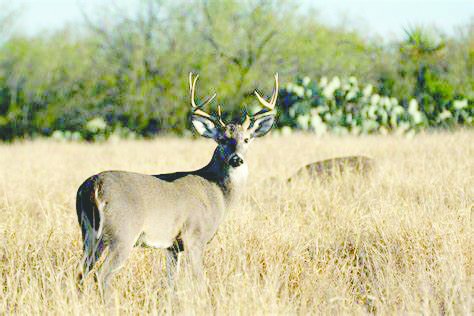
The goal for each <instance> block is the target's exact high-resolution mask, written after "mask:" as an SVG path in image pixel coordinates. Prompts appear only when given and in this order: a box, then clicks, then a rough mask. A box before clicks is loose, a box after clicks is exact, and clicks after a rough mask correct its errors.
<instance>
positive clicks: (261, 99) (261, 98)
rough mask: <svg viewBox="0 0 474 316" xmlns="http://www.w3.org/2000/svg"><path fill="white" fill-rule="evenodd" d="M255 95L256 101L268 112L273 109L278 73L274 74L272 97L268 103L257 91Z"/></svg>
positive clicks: (276, 95) (276, 93)
mask: <svg viewBox="0 0 474 316" xmlns="http://www.w3.org/2000/svg"><path fill="white" fill-rule="evenodd" d="M255 95H256V96H257V99H258V101H259V102H260V103H261V104H262V105H263V106H264V107H266V108H268V109H269V110H270V111H272V110H273V109H274V108H275V104H276V100H277V98H278V73H276V74H275V89H274V91H273V94H272V97H271V98H270V102H268V101H267V100H265V99H264V98H263V97H262V96H261V95H260V94H259V93H258V92H257V91H255Z"/></svg>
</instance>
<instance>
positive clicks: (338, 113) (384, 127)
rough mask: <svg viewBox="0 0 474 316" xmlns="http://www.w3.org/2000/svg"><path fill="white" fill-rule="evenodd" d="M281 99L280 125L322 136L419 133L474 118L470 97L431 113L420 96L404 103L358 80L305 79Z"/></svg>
mask: <svg viewBox="0 0 474 316" xmlns="http://www.w3.org/2000/svg"><path fill="white" fill-rule="evenodd" d="M436 91H440V89H438V90H436ZM428 95H429V94H428ZM429 96H430V97H431V95H429ZM280 97H281V99H280V100H281V101H280V103H281V104H280V108H281V109H282V110H283V112H282V114H281V116H280V120H279V124H280V127H290V128H297V129H301V130H310V131H313V132H315V133H317V134H325V133H327V132H332V133H336V134H348V133H351V134H371V133H388V132H396V133H401V134H404V133H414V132H417V131H419V130H420V129H422V128H425V127H428V126H433V124H436V125H440V126H453V125H455V124H466V125H468V126H472V123H473V118H474V111H473V102H472V101H471V102H470V104H469V102H468V100H467V99H462V100H454V99H450V100H449V102H448V104H449V106H446V107H444V108H443V109H442V111H437V112H435V113H434V114H433V112H434V111H433V112H430V113H427V112H425V111H424V109H423V108H421V107H420V106H419V104H418V101H417V100H416V99H415V98H413V99H411V100H410V101H409V102H408V104H401V103H400V102H399V100H398V99H397V98H395V97H389V96H381V95H379V94H378V93H376V92H375V91H374V87H373V86H372V85H371V84H368V85H366V86H361V85H359V83H358V81H357V79H356V78H355V77H349V78H348V79H343V80H341V79H339V77H334V78H332V79H331V80H328V79H327V78H326V77H322V78H321V79H320V80H319V82H315V81H312V80H311V79H310V78H309V77H304V78H303V79H300V80H297V82H296V83H289V84H287V85H286V87H284V89H282V90H281V91H280ZM435 97H436V96H435ZM430 116H434V119H433V120H432V121H430V119H429V117H430Z"/></svg>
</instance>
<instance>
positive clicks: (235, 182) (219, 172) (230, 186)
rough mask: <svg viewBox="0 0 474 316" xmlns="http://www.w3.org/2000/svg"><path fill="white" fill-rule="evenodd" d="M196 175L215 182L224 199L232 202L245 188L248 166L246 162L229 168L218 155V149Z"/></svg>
mask: <svg viewBox="0 0 474 316" xmlns="http://www.w3.org/2000/svg"><path fill="white" fill-rule="evenodd" d="M196 173H197V174H198V175H200V176H202V177H204V178H206V179H208V180H210V181H212V182H215V183H216V184H217V185H219V187H220V188H221V189H222V191H223V193H224V196H225V197H226V199H228V200H229V201H234V200H235V199H236V198H238V197H239V196H240V194H241V193H242V191H243V189H244V188H245V186H246V183H247V177H248V166H247V163H246V162H244V163H243V164H242V165H240V166H239V167H237V168H234V167H232V166H230V165H229V164H227V163H226V162H225V161H224V159H223V158H222V156H221V155H220V153H219V148H216V150H215V151H214V154H213V155H212V159H211V161H210V162H209V163H208V164H207V165H206V166H205V167H204V168H202V169H200V170H198V171H197V172H196Z"/></svg>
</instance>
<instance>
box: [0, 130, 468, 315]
mask: <svg viewBox="0 0 474 316" xmlns="http://www.w3.org/2000/svg"><path fill="white" fill-rule="evenodd" d="M473 139H474V132H473V131H459V132H456V133H451V134H448V133H442V134H424V135H418V136H416V137H415V138H413V139H406V138H402V137H395V136H386V137H382V136H373V137H359V138H356V137H344V138H337V137H327V138H316V137H314V136H311V135H292V136H287V137H276V136H275V137H272V136H268V137H265V138H263V139H261V140H257V141H255V143H254V144H253V147H252V148H251V152H250V153H249V157H248V161H249V164H250V171H251V172H250V178H249V190H248V195H247V197H246V198H245V200H244V201H243V203H241V207H240V208H237V209H234V210H232V211H230V212H229V213H228V215H227V218H226V220H225V222H224V223H223V224H222V226H221V227H220V228H219V231H218V233H217V235H216V236H215V237H214V239H213V240H212V241H211V243H210V244H209V245H208V247H207V250H206V253H205V270H206V273H207V277H208V284H207V289H205V290H203V289H202V288H199V287H197V286H196V282H191V281H190V280H189V278H187V277H186V273H181V274H180V277H179V278H178V280H177V289H176V291H175V292H172V291H169V290H168V289H167V287H166V273H165V268H164V254H163V252H162V251H160V250H151V249H136V250H135V251H134V253H133V255H132V256H131V258H130V259H129V260H128V261H127V264H126V266H125V268H124V269H122V270H121V272H120V273H118V274H117V276H116V277H115V279H114V282H113V285H114V288H115V289H116V290H115V298H116V299H115V304H116V308H117V309H118V310H119V311H120V312H123V313H126V314H144V313H151V314H160V313H178V314H181V313H191V312H192V313H195V314H208V313H210V312H211V313H218V314H244V313H245V314H246V313H252V314H267V313H271V314H274V313H276V314H288V313H289V314H295V313H296V314H307V313H323V314H339V313H351V314H352V313H354V314H364V313H370V312H375V313H381V314H386V313H389V314H392V313H400V312H402V313H434V314H440V313H448V314H469V313H471V314H472V313H473V310H474V308H473V286H474V234H473V231H474V230H473V223H474V217H473V215H474V212H473V202H474V180H473V176H474V170H473V169H474V142H473ZM213 148H214V144H213V143H212V142H211V141H209V140H197V141H192V140H183V139H175V138H159V139H156V140H153V141H120V142H118V143H106V144H93V145H91V144H74V143H56V142H52V141H35V142H22V143H16V144H13V145H1V146H0V212H1V213H0V214H1V220H0V282H1V289H0V314H4V313H7V314H11V313H15V314H45V313H48V314H84V313H85V314H95V313H97V312H98V313H106V309H105V307H104V305H103V304H102V303H101V300H100V297H99V295H98V292H97V290H96V288H95V285H94V282H93V280H92V278H90V280H88V282H87V286H86V289H85V290H84V294H83V295H78V293H77V291H76V286H75V276H76V273H77V271H78V270H77V263H78V262H79V260H80V258H81V240H80V230H79V226H78V224H77V219H76V211H75V193H76V189H77V187H78V186H79V184H80V183H81V182H82V181H83V180H84V179H85V178H86V177H88V176H89V175H91V174H94V173H97V172H99V171H102V170H107V169H122V170H130V171H136V172H144V173H161V172H170V171H177V170H190V169H193V168H197V167H200V166H202V165H204V164H205V163H206V162H207V161H208V159H210V156H211V153H212V150H213ZM351 154H363V155H368V156H371V157H373V158H375V161H376V164H377V168H376V170H375V172H374V173H373V174H372V175H371V176H370V177H368V178H364V177H360V176H357V175H353V174H352V175H351V174H349V175H344V176H342V177H341V178H338V179H334V180H333V181H330V182H327V181H321V182H318V181H316V182H312V183H309V182H308V179H301V181H296V182H293V183H291V184H289V185H283V184H281V183H279V182H276V181H275V182H273V183H271V184H268V181H267V182H265V181H264V180H265V179H266V178H268V177H271V176H276V177H278V178H281V179H283V178H285V177H287V176H289V175H290V174H291V173H292V172H294V171H296V169H298V168H299V167H301V166H302V165H304V164H305V163H309V162H313V161H315V160H320V159H324V158H329V157H334V156H339V155H351ZM264 183H265V185H263V184H264ZM184 267H186V265H184Z"/></svg>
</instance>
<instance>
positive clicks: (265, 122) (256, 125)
mask: <svg viewBox="0 0 474 316" xmlns="http://www.w3.org/2000/svg"><path fill="white" fill-rule="evenodd" d="M274 122H275V116H274V115H266V116H263V117H259V118H257V119H256V120H255V121H254V122H253V124H252V126H250V135H251V137H261V136H263V135H265V134H266V133H268V132H269V131H270V129H271V128H272V126H273V123H274Z"/></svg>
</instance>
